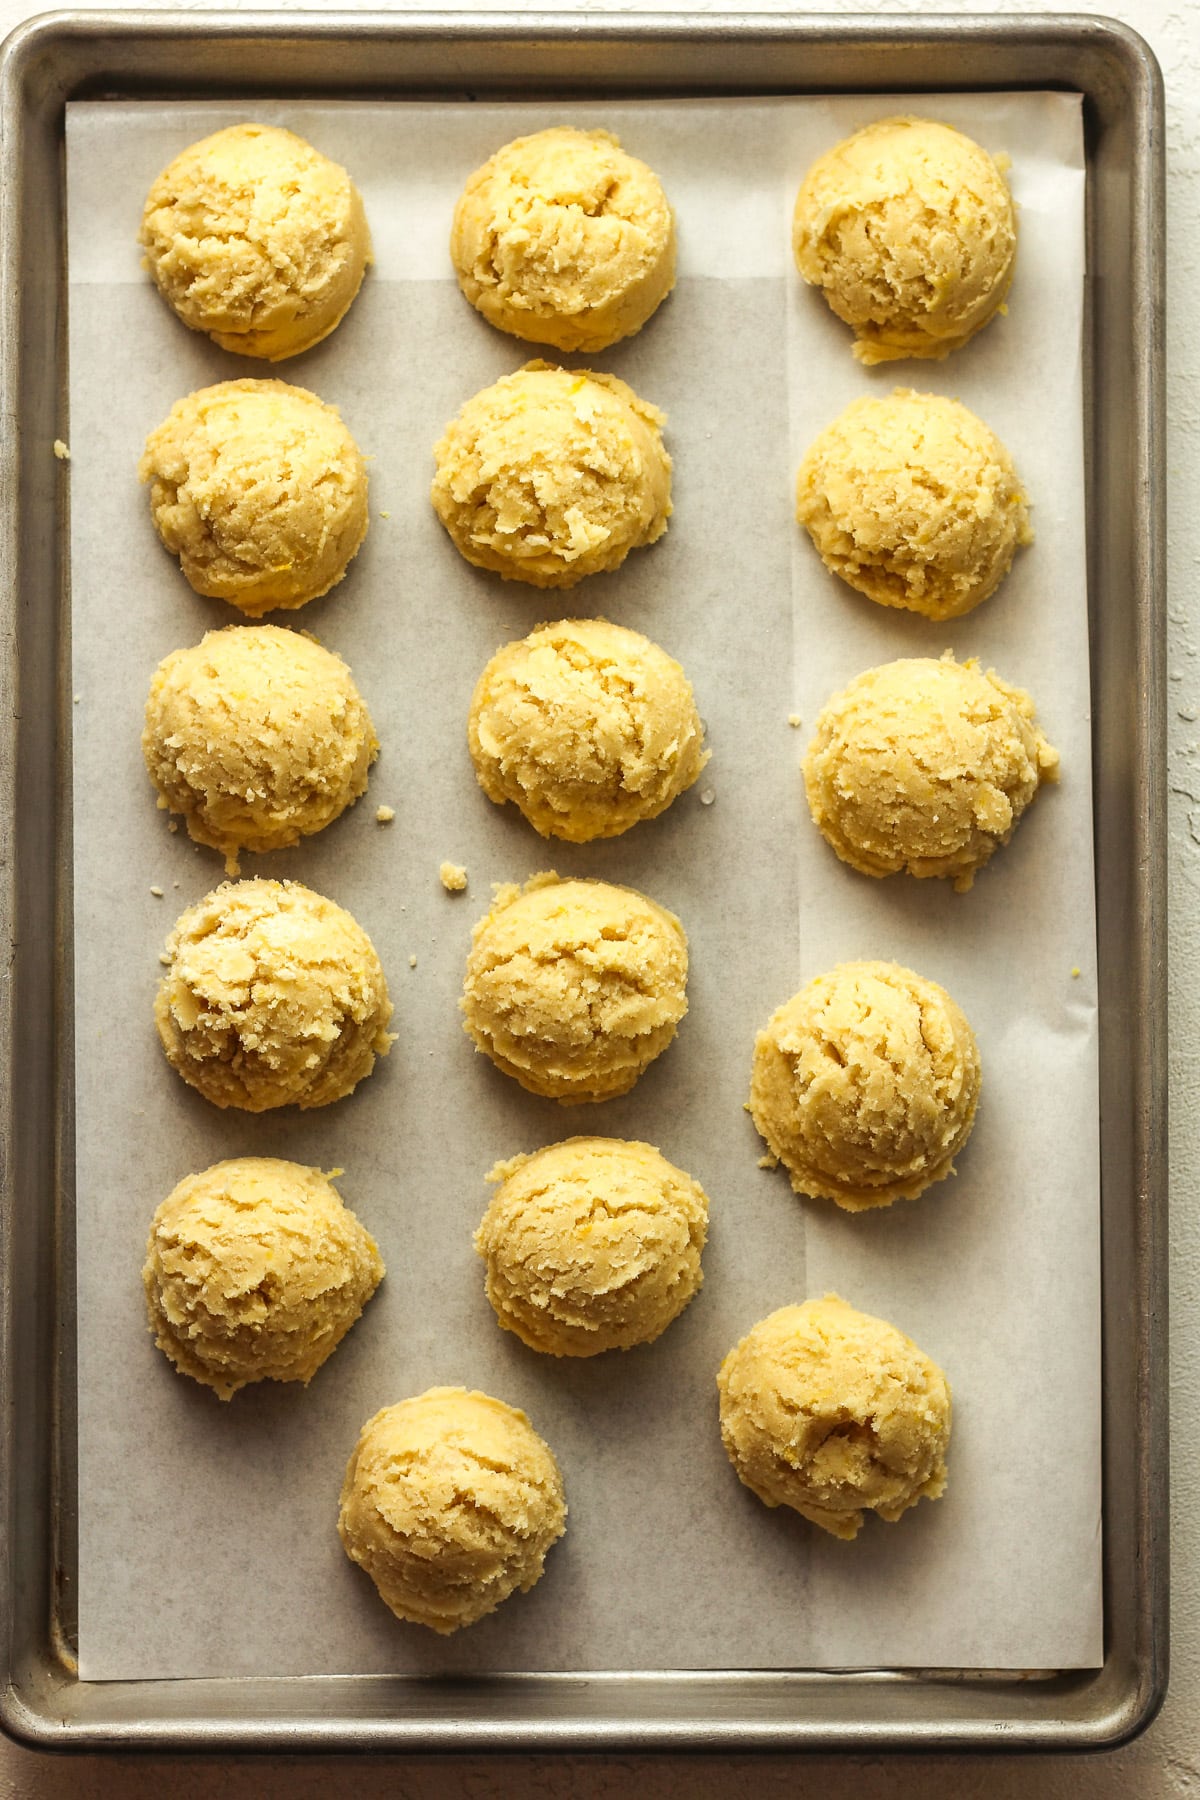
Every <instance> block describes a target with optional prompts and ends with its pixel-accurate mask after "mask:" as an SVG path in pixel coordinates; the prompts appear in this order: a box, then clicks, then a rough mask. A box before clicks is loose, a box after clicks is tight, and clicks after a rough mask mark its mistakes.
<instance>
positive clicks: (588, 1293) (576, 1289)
mask: <svg viewBox="0 0 1200 1800" xmlns="http://www.w3.org/2000/svg"><path fill="white" fill-rule="evenodd" d="M488 1180H489V1181H498V1182H500V1183H501V1186H500V1188H499V1189H498V1191H497V1193H496V1194H495V1196H494V1198H493V1200H492V1203H491V1205H490V1206H489V1207H488V1209H487V1212H486V1213H485V1214H484V1216H483V1223H482V1224H481V1225H480V1227H479V1229H478V1231H477V1232H476V1233H475V1248H476V1250H477V1251H478V1252H479V1254H480V1256H481V1257H482V1258H483V1260H484V1262H485V1263H486V1264H487V1297H488V1299H489V1300H490V1301H491V1303H492V1306H493V1307H494V1308H495V1311H496V1317H497V1319H498V1320H499V1321H500V1323H501V1325H503V1327H504V1329H505V1330H506V1331H512V1332H515V1333H516V1335H517V1337H519V1338H520V1340H521V1342H522V1343H523V1344H527V1345H528V1346H529V1348H530V1349H531V1350H544V1351H546V1352H547V1353H548V1354H549V1355H550V1356H597V1355H599V1353H600V1352H601V1351H602V1350H628V1349H630V1348H631V1347H632V1346H633V1345H634V1344H652V1343H653V1342H654V1340H655V1338H657V1337H660V1336H661V1335H662V1333H663V1332H664V1331H665V1330H666V1329H667V1326H668V1325H669V1324H670V1323H671V1321H672V1319H676V1318H678V1316H679V1314H680V1313H681V1312H682V1311H683V1309H684V1307H685V1306H686V1305H687V1303H688V1301H689V1300H690V1299H691V1298H692V1296H693V1295H694V1294H695V1293H696V1292H697V1290H698V1289H699V1287H700V1283H701V1282H702V1281H703V1279H704V1277H703V1274H702V1273H701V1269H700V1253H701V1251H702V1250H703V1249H704V1240H705V1237H706V1235H707V1230H708V1198H707V1196H706V1194H705V1192H704V1190H703V1188H702V1187H701V1186H700V1184H699V1182H697V1181H693V1180H692V1178H691V1176H690V1175H685V1174H684V1172H683V1170H682V1169H677V1168H676V1167H675V1166H674V1164H673V1163H669V1162H668V1161H667V1160H666V1158H665V1157H664V1156H661V1155H660V1154H659V1152H658V1151H657V1150H656V1149H655V1148H654V1147H653V1145H651V1144H639V1143H636V1142H626V1141H625V1140H624V1139H622V1138H602V1137H577V1138H568V1139H567V1141H566V1142H565V1143H562V1144H551V1145H550V1147H549V1149H546V1150H539V1151H537V1152H536V1153H535V1154H534V1155H533V1156H515V1157H513V1158H512V1159H511V1160H510V1161H509V1162H505V1163H497V1165H496V1167H495V1168H494V1169H493V1170H492V1171H491V1173H490V1174H489V1176H488Z"/></svg>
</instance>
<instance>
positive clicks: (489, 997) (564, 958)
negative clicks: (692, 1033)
mask: <svg viewBox="0 0 1200 1800" xmlns="http://www.w3.org/2000/svg"><path fill="white" fill-rule="evenodd" d="M687 964H688V956H687V939H686V937H685V936H684V933H683V927H682V926H681V925H680V923H679V920H678V919H677V918H676V917H675V916H674V914H673V913H669V912H667V910H666V908H665V907H662V906H659V905H657V904H656V902H655V901H653V900H651V899H649V898H648V897H647V896H646V895H645V894H639V893H638V892H637V891H636V890H635V889H633V888H626V887H614V886H613V885H611V884H610V883H609V882H606V881H560V880H559V878H558V876H557V875H555V874H554V873H553V872H551V873H549V874H544V875H535V876H533V877H532V878H531V879H530V880H529V881H528V882H527V883H526V885H525V886H524V888H519V887H516V886H512V885H507V886H503V887H499V888H497V889H496V895H495V899H494V901H493V903H492V909H491V911H490V912H489V913H487V914H486V915H485V916H484V917H483V918H482V919H481V920H480V921H479V923H478V924H477V925H476V926H475V929H474V932H473V934H472V942H471V952H470V955H469V956H468V958H467V973H466V981H465V983H464V986H463V997H462V1009H463V1013H464V1015H465V1018H464V1023H463V1029H464V1030H465V1031H466V1032H467V1034H468V1036H469V1037H470V1038H471V1039H472V1040H473V1042H474V1044H475V1047H476V1049H477V1050H482V1051H483V1052H484V1054H485V1055H487V1056H490V1057H491V1059H492V1061H493V1062H494V1063H495V1064H496V1067H497V1068H498V1069H502V1070H503V1071H504V1073H505V1074H506V1075H511V1076H512V1077H513V1079H514V1080H515V1081H518V1082H519V1083H520V1085H521V1086H522V1087H523V1088H525V1089H527V1091H528V1092H529V1093H531V1094H541V1095H543V1096H544V1097H545V1098H546V1099H550V1100H560V1101H562V1102H563V1103H564V1104H573V1103H575V1102H577V1101H592V1100H609V1099H612V1098H613V1097H614V1096H615V1095H617V1094H624V1093H628V1091H629V1089H630V1088H631V1087H632V1086H633V1084H634V1082H635V1081H636V1080H637V1078H638V1076H639V1075H640V1074H641V1073H642V1071H643V1070H644V1069H646V1068H648V1067H649V1065H650V1063H652V1062H653V1061H654V1058H655V1057H656V1056H659V1055H661V1053H662V1052H663V1051H664V1050H665V1049H666V1048H667V1045H668V1044H669V1043H670V1042H671V1040H672V1038H673V1037H674V1036H675V1030H676V1027H677V1026H678V1024H679V1021H680V1019H682V1018H683V1015H684V1014H685V1013H686V1011H687V997H686V988H687Z"/></svg>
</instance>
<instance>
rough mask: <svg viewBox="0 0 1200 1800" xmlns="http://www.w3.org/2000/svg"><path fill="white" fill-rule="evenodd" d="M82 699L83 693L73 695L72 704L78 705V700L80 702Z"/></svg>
mask: <svg viewBox="0 0 1200 1800" xmlns="http://www.w3.org/2000/svg"><path fill="white" fill-rule="evenodd" d="M82 699H83V695H82V694H76V696H75V701H74V704H75V705H76V706H78V705H79V702H80V701H81V700H82Z"/></svg>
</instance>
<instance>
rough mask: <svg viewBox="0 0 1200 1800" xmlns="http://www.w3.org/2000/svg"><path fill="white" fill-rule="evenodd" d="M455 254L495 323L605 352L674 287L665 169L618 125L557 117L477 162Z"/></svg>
mask: <svg viewBox="0 0 1200 1800" xmlns="http://www.w3.org/2000/svg"><path fill="white" fill-rule="evenodd" d="M450 256H451V259H452V261H453V263H454V267H455V270H456V272H457V274H458V283H459V286H460V287H461V288H462V291H463V293H464V294H465V295H466V297H467V299H468V300H469V301H470V302H471V305H472V306H474V307H476V308H477V309H478V310H479V311H480V312H481V313H482V314H483V316H484V318H485V319H486V320H487V321H488V323H489V324H491V325H498V326H499V328H500V330H501V331H507V332H511V334H512V336H513V337H518V338H525V339H527V340H528V341H529V342H531V343H534V344H553V345H554V346H555V348H556V349H558V350H586V351H592V350H606V349H607V348H608V346H609V345H610V344H615V343H617V342H618V341H619V340H620V339H621V338H625V337H629V336H631V334H632V333H633V332H635V331H640V330H641V328H642V326H643V325H644V324H645V323H646V320H647V319H648V318H649V317H650V315H651V313H652V312H654V310H655V308H656V307H658V306H659V305H660V304H661V302H662V301H663V300H665V299H666V297H667V295H668V294H669V293H670V291H671V289H672V287H673V286H674V284H675V216H674V214H673V213H672V211H671V208H670V206H669V205H668V204H667V196H666V195H665V194H664V193H663V191H662V187H661V185H660V184H659V180H658V177H657V175H655V174H654V173H653V171H652V170H650V169H648V168H647V167H646V165H645V163H644V162H639V161H638V159H637V157H636V156H629V155H627V154H626V152H625V151H624V150H622V148H621V146H620V143H619V142H618V140H617V139H616V138H615V137H614V136H613V135H612V133H611V132H609V131H576V130H574V129H572V128H571V127H568V126H555V127H553V128H552V129H551V130H549V131H538V132H535V133H534V134H533V136H532V137H522V138H516V139H514V141H513V142H512V143H511V144H505V145H504V147H503V149H501V150H497V152H496V154H495V156H493V157H492V158H491V159H490V160H489V161H488V162H486V163H484V165H483V167H482V168H481V169H476V171H475V173H474V174H473V175H472V176H471V177H470V179H469V180H468V182H467V185H466V187H465V188H464V189H463V192H462V196H461V198H460V199H459V202H458V205H457V206H456V207H455V209H454V224H453V227H452V229H451V233H450Z"/></svg>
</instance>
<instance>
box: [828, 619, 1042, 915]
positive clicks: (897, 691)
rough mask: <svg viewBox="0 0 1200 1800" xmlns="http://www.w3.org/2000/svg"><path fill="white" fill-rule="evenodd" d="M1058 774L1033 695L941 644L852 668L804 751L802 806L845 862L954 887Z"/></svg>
mask: <svg viewBox="0 0 1200 1800" xmlns="http://www.w3.org/2000/svg"><path fill="white" fill-rule="evenodd" d="M1057 780H1058V751H1057V750H1055V749H1054V748H1053V747H1052V746H1051V745H1050V744H1048V743H1047V742H1046V739H1045V737H1044V736H1043V735H1042V732H1041V729H1040V727H1039V726H1038V723H1037V719H1036V718H1035V716H1034V709H1033V701H1032V700H1031V699H1030V697H1029V695H1028V694H1026V693H1024V692H1022V690H1021V689H1020V688H1016V687H1010V686H1009V684H1008V683H1007V682H1006V681H1001V679H1000V677H999V676H998V675H997V674H996V673H995V672H994V671H993V670H991V669H989V670H988V672H987V674H986V675H985V674H983V673H982V672H981V670H980V668H979V664H978V663H977V662H976V661H975V660H974V659H972V660H971V661H969V662H965V663H958V662H955V660H954V658H953V656H952V655H951V654H950V652H949V651H947V652H946V654H945V655H944V656H943V657H942V658H941V659H940V660H935V659H934V658H932V657H906V658H903V659H902V660H901V661H899V662H890V663H884V664H883V665H882V666H881V667H880V668H877V669H868V670H867V671H866V673H865V674H863V675H859V676H856V678H855V679H854V680H853V681H852V682H851V683H850V685H849V687H846V688H844V689H843V690H842V692H841V693H840V694H835V695H834V697H833V699H832V700H830V701H829V703H828V704H827V705H826V707H825V708H824V710H823V711H822V713H821V714H820V716H819V717H818V719H817V730H816V735H815V737H814V738H813V740H812V743H811V744H810V745H809V747H808V754H807V755H806V757H805V759H804V784H805V787H806V789H807V792H808V805H809V810H810V811H811V813H812V816H813V820H814V822H815V823H816V825H817V826H818V827H819V828H820V830H821V831H822V833H823V834H824V836H825V838H826V839H827V840H828V842H829V843H830V844H831V845H832V847H833V849H834V850H836V852H837V854H838V855H839V856H840V857H841V859H842V861H843V862H846V863H849V864H850V866H851V867H852V868H855V869H858V870H860V871H861V873H862V874H864V875H876V876H883V875H895V874H898V873H899V872H900V871H901V870H904V871H906V872H907V873H908V874H909V875H916V876H918V877H920V878H924V877H926V876H941V877H944V878H945V879H946V880H948V881H952V882H953V883H954V886H955V888H956V889H957V891H958V892H959V893H964V892H965V891H966V890H967V889H968V888H969V887H970V886H971V883H972V882H973V881H974V879H975V876H976V874H977V872H978V871H979V870H980V869H981V868H982V867H983V865H984V863H986V862H987V860H988V858H989V857H990V856H991V855H992V853H993V851H994V850H996V848H997V847H998V846H999V845H1000V844H1007V842H1008V840H1009V838H1010V837H1011V836H1012V834H1013V832H1014V831H1015V830H1016V828H1017V823H1018V821H1019V820H1020V818H1021V815H1022V813H1023V812H1024V811H1025V809H1026V807H1027V806H1029V805H1030V803H1031V802H1032V801H1033V800H1034V799H1035V797H1036V795H1037V792H1038V789H1039V788H1040V786H1041V784H1042V783H1043V782H1044V781H1057Z"/></svg>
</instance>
